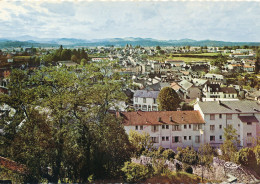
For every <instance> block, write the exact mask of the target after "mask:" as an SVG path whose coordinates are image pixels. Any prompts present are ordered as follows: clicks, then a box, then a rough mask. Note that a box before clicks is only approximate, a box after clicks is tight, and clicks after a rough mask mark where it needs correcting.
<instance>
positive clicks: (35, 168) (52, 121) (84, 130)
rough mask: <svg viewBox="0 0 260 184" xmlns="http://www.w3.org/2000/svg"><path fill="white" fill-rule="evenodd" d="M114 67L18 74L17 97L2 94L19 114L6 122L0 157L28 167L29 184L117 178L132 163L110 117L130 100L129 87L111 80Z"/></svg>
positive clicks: (5, 118) (13, 84)
mask: <svg viewBox="0 0 260 184" xmlns="http://www.w3.org/2000/svg"><path fill="white" fill-rule="evenodd" d="M111 66H112V65H111V63H106V62H104V63H102V64H95V65H88V66H84V67H83V68H81V69H82V73H80V74H76V73H75V72H73V70H74V69H73V68H69V69H67V68H65V67H61V68H56V67H42V68H41V69H39V70H36V71H35V72H34V73H32V74H31V75H28V72H27V71H21V70H13V72H12V74H11V76H10V85H9V89H10V91H11V94H10V95H6V94H1V95H0V102H1V103H4V104H8V105H9V106H10V107H11V109H14V110H11V111H10V112H8V111H7V112H6V115H5V116H3V118H1V122H0V123H1V127H3V128H4V131H5V134H1V135H0V142H1V144H0V148H1V149H0V152H1V155H3V156H5V157H8V158H10V159H13V160H15V161H18V162H20V163H22V164H24V165H26V167H28V169H29V171H30V172H29V173H28V175H27V176H26V177H25V178H26V182H40V181H41V180H42V179H43V178H45V179H47V180H48V182H58V181H61V182H62V181H64V179H65V178H67V179H69V181H72V182H87V181H88V179H89V177H90V176H93V177H94V178H106V177H115V176H116V175H117V174H118V173H119V170H120V168H121V167H122V166H123V164H124V162H126V161H129V160H130V154H131V149H130V148H131V145H130V142H129V140H128V137H127V135H126V133H125V131H124V128H123V127H122V125H121V124H120V120H119V119H117V118H116V117H115V116H113V115H111V114H109V113H108V110H109V108H110V107H112V106H115V104H116V102H117V101H118V100H120V101H121V100H124V99H126V98H125V96H124V93H123V92H122V88H123V87H124V86H125V85H126V84H125V83H124V82H122V81H116V80H113V79H111V78H110V75H109V74H110V73H111V70H112V69H113V68H111ZM36 135H37V136H36ZM49 168H50V169H51V172H49V171H48V169H49Z"/></svg>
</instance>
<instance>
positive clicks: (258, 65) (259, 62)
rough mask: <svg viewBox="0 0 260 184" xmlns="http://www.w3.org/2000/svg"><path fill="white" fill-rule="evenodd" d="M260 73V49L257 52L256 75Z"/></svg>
mask: <svg viewBox="0 0 260 184" xmlns="http://www.w3.org/2000/svg"><path fill="white" fill-rule="evenodd" d="M259 71H260V49H258V50H257V52H256V62H255V73H259Z"/></svg>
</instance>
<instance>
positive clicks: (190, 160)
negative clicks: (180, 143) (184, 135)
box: [175, 147, 198, 165]
mask: <svg viewBox="0 0 260 184" xmlns="http://www.w3.org/2000/svg"><path fill="white" fill-rule="evenodd" d="M177 151H178V153H177V154H176V156H175V158H176V159H177V160H179V161H181V162H183V163H186V164H189V165H197V164H198V154H197V152H196V151H195V150H194V149H193V148H190V147H186V148H180V147H178V148H177Z"/></svg>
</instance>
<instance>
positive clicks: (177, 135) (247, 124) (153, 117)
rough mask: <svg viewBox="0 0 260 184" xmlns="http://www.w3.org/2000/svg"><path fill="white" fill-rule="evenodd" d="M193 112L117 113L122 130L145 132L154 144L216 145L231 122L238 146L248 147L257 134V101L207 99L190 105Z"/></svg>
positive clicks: (259, 133) (259, 113)
mask: <svg viewBox="0 0 260 184" xmlns="http://www.w3.org/2000/svg"><path fill="white" fill-rule="evenodd" d="M194 109H195V110H194V111H158V112H143V111H136V112H121V113H120V115H121V117H122V118H123V125H124V128H125V130H126V132H127V133H128V134H129V132H130V130H136V131H138V132H147V133H149V135H150V136H151V140H152V141H153V143H154V146H155V147H159V146H162V147H164V148H170V149H174V150H175V149H176V148H177V147H186V146H192V147H194V148H195V149H198V148H199V146H200V145H201V144H206V143H209V144H211V145H212V146H214V147H219V146H220V144H222V143H223V141H224V129H225V128H226V127H227V125H232V126H233V127H234V128H235V130H236V131H237V134H238V135H237V136H238V137H237V138H238V140H239V141H240V145H238V146H240V147H242V146H243V147H245V146H252V145H253V144H254V143H255V140H256V139H257V138H259V136H260V124H259V120H260V104H259V103H258V102H257V101H225V102H222V101H211V102H200V101H198V102H197V103H196V104H195V105H194Z"/></svg>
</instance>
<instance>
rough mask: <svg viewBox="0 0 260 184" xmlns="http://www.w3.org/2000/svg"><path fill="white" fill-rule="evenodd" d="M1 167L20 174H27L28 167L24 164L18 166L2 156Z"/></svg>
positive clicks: (0, 158)
mask: <svg viewBox="0 0 260 184" xmlns="http://www.w3.org/2000/svg"><path fill="white" fill-rule="evenodd" d="M0 166H3V167H4V168H7V169H9V170H11V171H14V172H18V173H22V174H24V173H26V167H25V166H24V165H22V164H18V163H17V162H15V161H12V160H9V159H7V158H4V157H1V156H0Z"/></svg>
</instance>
